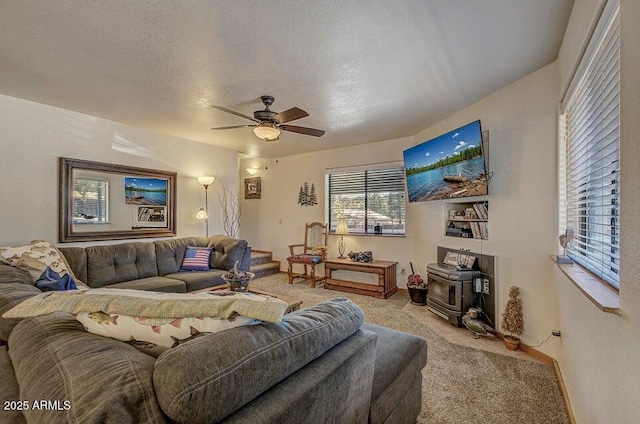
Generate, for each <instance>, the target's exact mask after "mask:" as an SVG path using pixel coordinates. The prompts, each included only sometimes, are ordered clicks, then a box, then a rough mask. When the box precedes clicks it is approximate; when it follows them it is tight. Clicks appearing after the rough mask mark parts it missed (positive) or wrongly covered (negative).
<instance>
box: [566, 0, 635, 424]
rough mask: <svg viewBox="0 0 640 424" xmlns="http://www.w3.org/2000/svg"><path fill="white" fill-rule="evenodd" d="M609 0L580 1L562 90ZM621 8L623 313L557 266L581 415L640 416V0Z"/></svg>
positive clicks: (592, 419)
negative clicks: (599, 301)
mask: <svg viewBox="0 0 640 424" xmlns="http://www.w3.org/2000/svg"><path fill="white" fill-rule="evenodd" d="M603 3H604V1H603V0H579V1H576V3H575V4H574V7H573V12H572V15H571V19H570V20H569V27H568V28H567V32H566V35H565V38H564V41H563V45H562V48H561V50H560V55H559V57H558V62H559V69H560V75H559V82H560V86H559V90H558V91H559V95H561V94H562V92H563V90H564V88H565V84H567V83H568V81H569V80H570V78H571V75H570V72H571V70H572V69H573V68H574V67H575V64H576V61H577V60H578V59H579V57H578V53H579V52H578V50H579V49H580V48H581V46H583V45H584V44H585V43H586V42H587V37H588V34H589V32H590V28H591V25H592V23H594V22H595V20H596V19H597V15H598V13H599V10H601V7H602V5H603ZM620 16H621V21H620V25H621V39H620V45H621V72H620V74H621V81H620V84H621V86H620V91H621V118H620V125H621V128H620V149H621V167H620V169H621V172H620V174H621V176H620V181H621V208H620V209H621V229H622V230H621V231H622V236H621V259H620V265H621V271H620V307H621V310H622V312H621V315H620V316H617V315H613V314H606V313H604V312H602V311H600V309H598V308H597V307H596V306H595V305H594V304H592V303H591V302H590V301H589V300H587V299H586V297H585V296H584V295H582V294H581V293H580V292H579V291H578V289H576V288H575V286H574V285H573V284H572V283H571V282H570V281H569V280H568V279H567V278H566V277H565V276H564V275H563V274H562V273H561V272H559V271H557V270H556V271H555V272H554V280H555V287H556V292H557V298H558V305H559V314H560V315H559V319H560V321H559V322H560V326H559V328H561V329H562V340H561V349H560V351H559V354H558V356H556V359H557V360H558V362H559V365H560V369H561V371H562V375H563V378H564V381H565V384H566V387H567V391H568V394H569V399H570V401H571V405H572V407H573V411H574V414H575V417H576V420H577V422H579V423H636V422H638V420H639V417H640V402H638V399H639V398H640V384H639V383H638V381H640V362H639V361H638V355H639V352H640V342H639V338H638V335H637V324H638V322H640V309H639V308H638V304H639V303H640V261H639V260H638V240H640V225H638V223H639V222H640V190H638V182H639V181H640V168H639V167H638V163H639V162H640V136H639V135H638V134H640V100H639V99H638V93H640V49H638V46H639V45H640V2H638V1H637V0H621V12H620ZM558 99H560V97H559V98H558Z"/></svg>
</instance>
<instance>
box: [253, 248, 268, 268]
mask: <svg viewBox="0 0 640 424" xmlns="http://www.w3.org/2000/svg"><path fill="white" fill-rule="evenodd" d="M272 258H273V254H272V253H271V252H268V251H266V250H253V249H252V250H251V265H252V266H253V265H260V264H266V263H269V262H271V261H272V260H273V259H272Z"/></svg>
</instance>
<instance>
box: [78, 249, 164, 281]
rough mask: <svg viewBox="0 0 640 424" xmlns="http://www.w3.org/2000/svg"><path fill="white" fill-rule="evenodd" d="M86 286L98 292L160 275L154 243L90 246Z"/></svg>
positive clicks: (87, 250)
mask: <svg viewBox="0 0 640 424" xmlns="http://www.w3.org/2000/svg"><path fill="white" fill-rule="evenodd" d="M86 252H87V281H86V283H87V285H88V286H89V287H93V288H98V287H103V286H107V285H109V284H114V283H121V282H124V281H129V280H137V279H140V278H146V277H154V276H157V275H158V266H157V265H156V250H155V247H154V245H153V243H149V242H146V243H145V242H136V243H122V244H113V245H107V246H89V247H87V248H86Z"/></svg>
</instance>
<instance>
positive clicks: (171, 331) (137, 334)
mask: <svg viewBox="0 0 640 424" xmlns="http://www.w3.org/2000/svg"><path fill="white" fill-rule="evenodd" d="M75 318H76V319H77V320H78V321H80V322H81V323H82V325H83V326H84V329H85V330H86V331H88V332H90V333H92V334H97V335H99V336H103V337H111V338H112V339H116V340H120V341H123V342H125V343H127V344H129V345H131V346H133V347H135V348H136V349H139V350H141V351H142V352H144V353H147V354H149V355H151V356H155V357H157V356H158V355H160V354H161V353H162V352H164V351H165V350H167V349H170V348H173V347H176V346H179V345H181V344H183V343H186V342H188V341H190V340H193V339H196V338H198V337H201V336H204V335H206V334H210V333H217V332H220V331H224V330H228V329H231V328H235V327H240V326H244V325H253V324H259V323H260V322H261V321H259V320H256V319H254V318H249V317H245V316H231V317H229V318H211V317H198V318H196V317H185V318H144V317H132V316H127V315H116V314H105V313H104V312H79V313H78V314H76V315H75Z"/></svg>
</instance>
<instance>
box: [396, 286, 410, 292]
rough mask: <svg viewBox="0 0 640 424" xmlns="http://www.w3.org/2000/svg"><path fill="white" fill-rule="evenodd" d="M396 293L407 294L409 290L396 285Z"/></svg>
mask: <svg viewBox="0 0 640 424" xmlns="http://www.w3.org/2000/svg"><path fill="white" fill-rule="evenodd" d="M398 293H405V294H409V290H408V289H405V288H402V287H398Z"/></svg>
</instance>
